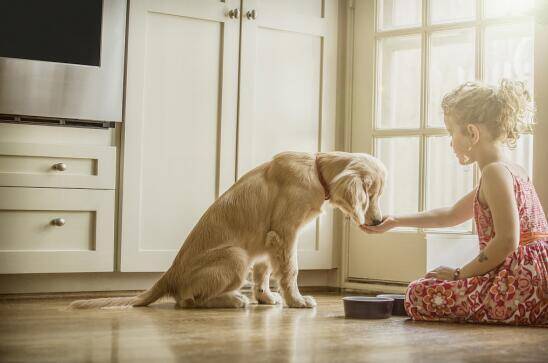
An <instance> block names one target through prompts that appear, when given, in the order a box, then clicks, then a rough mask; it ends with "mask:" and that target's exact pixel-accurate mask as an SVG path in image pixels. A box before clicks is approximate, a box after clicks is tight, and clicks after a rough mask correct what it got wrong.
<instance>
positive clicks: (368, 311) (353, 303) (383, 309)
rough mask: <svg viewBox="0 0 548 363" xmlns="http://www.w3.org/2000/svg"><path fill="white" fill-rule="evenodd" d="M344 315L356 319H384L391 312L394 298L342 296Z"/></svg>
mask: <svg viewBox="0 0 548 363" xmlns="http://www.w3.org/2000/svg"><path fill="white" fill-rule="evenodd" d="M343 303H344V316H346V317H347V318H358V319H386V318H389V317H390V315H391V314H392V308H393V305H394V299H391V298H383V297H371V296H347V297H344V298H343Z"/></svg>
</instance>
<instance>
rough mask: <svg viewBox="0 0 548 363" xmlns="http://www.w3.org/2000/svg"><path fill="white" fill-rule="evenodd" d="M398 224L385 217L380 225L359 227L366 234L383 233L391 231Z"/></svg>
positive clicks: (392, 219)
mask: <svg viewBox="0 0 548 363" xmlns="http://www.w3.org/2000/svg"><path fill="white" fill-rule="evenodd" d="M397 226H398V223H397V222H396V219H395V218H394V217H392V216H386V217H385V218H384V219H383V220H382V222H381V223H380V224H377V225H376V226H367V225H365V224H362V225H361V226H360V228H361V230H362V231H364V232H367V233H384V232H387V231H389V230H391V229H392V228H394V227H397Z"/></svg>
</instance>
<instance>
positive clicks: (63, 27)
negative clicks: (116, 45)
mask: <svg viewBox="0 0 548 363" xmlns="http://www.w3.org/2000/svg"><path fill="white" fill-rule="evenodd" d="M102 15H103V1H102V0H0V57H9V58H21V59H32V60H41V61H49V62H60V63H71V64H83V65H89V66H100V64H101V26H102Z"/></svg>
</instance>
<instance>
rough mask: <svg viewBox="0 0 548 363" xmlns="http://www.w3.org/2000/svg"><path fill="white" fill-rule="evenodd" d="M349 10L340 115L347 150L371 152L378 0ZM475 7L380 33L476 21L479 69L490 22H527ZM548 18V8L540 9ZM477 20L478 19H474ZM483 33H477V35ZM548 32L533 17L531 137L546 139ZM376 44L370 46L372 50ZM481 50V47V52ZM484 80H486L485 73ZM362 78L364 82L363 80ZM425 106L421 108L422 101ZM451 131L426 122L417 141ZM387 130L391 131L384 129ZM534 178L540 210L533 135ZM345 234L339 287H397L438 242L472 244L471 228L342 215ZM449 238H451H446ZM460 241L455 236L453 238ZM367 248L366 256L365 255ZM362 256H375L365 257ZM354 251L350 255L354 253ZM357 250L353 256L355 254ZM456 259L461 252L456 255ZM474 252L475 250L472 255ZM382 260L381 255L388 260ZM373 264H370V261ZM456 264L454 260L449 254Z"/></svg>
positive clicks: (543, 152)
mask: <svg viewBox="0 0 548 363" xmlns="http://www.w3.org/2000/svg"><path fill="white" fill-rule="evenodd" d="M425 2H428V0H422V4H423V8H422V16H423V18H422V19H423V23H422V24H425V23H424V21H426V16H427V15H428V14H427V8H425V6H424V3H425ZM346 5H347V11H346V14H344V16H345V17H346V19H345V20H346V31H345V32H346V43H345V48H346V49H345V54H346V59H345V65H344V67H345V69H344V72H345V81H344V82H345V92H344V97H345V100H344V104H345V119H344V147H345V150H346V151H349V152H365V153H373V152H374V151H375V150H374V136H384V135H386V132H385V131H384V130H374V127H373V125H374V118H373V110H374V109H375V107H376V104H375V102H376V100H375V97H374V89H373V86H372V85H373V83H374V82H376V80H377V76H376V64H375V63H376V59H377V45H376V39H377V38H376V37H375V32H376V29H377V28H376V26H377V19H376V16H375V14H376V13H375V9H376V8H375V7H376V1H375V0H347V1H346ZM476 6H481V8H480V9H476V11H477V12H478V11H479V13H478V15H477V16H479V17H480V18H479V20H478V19H476V20H475V21H465V22H459V23H455V24H435V25H429V24H427V26H421V27H414V28H409V29H397V30H390V31H385V32H383V33H384V34H385V35H388V34H394V35H400V34H401V35H406V34H413V33H416V32H417V31H419V32H421V34H423V32H425V31H430V32H432V31H433V30H436V31H437V30H449V29H455V28H464V27H471V26H480V27H481V28H480V30H478V29H477V28H476V35H475V36H476V57H482V58H481V59H480V62H478V63H477V64H476V73H477V72H483V69H481V67H482V66H483V51H484V46H483V29H484V28H485V27H486V26H489V25H498V24H508V23H515V22H516V20H519V21H527V20H529V19H530V17H529V16H518V17H505V18H496V19H484V18H483V0H479V1H478V2H477V3H476ZM545 11H546V14H545V15H546V16H545V18H546V19H548V7H547V9H545ZM476 23H478V24H476ZM480 37H481V39H480ZM543 37H545V38H546V37H548V24H539V23H538V20H536V21H535V23H534V54H533V57H534V58H533V64H534V65H537V67H535V68H534V71H533V87H534V97H535V101H536V103H537V112H536V120H537V124H536V125H535V127H534V134H535V139H537V140H538V138H539V135H545V138H548V122H540V121H539V120H543V119H546V121H548V67H539V66H538V65H539V64H543V63H542V62H541V61H543V60H544V59H546V57H548V43H547V42H542V41H541V40H540V39H543ZM426 39H427V38H426V37H425V36H424V35H422V59H421V62H422V63H424V62H426V61H427V59H428V58H427V56H428V54H424V53H425V52H426V51H427V49H426V47H425V45H426ZM371 50H374V51H371ZM478 50H479V51H478ZM422 67H424V65H421V77H422V78H421V79H422V81H421V82H423V83H425V82H426V76H427V75H426V74H424V73H423V72H424V71H425V68H422ZM480 74H481V79H483V74H482V73H480ZM423 83H421V97H422V99H421V103H422V104H423V105H421V107H422V111H421V112H422V113H421V122H423V123H424V122H426V121H425V116H426V113H425V112H426V111H427V108H426V107H427V105H426V104H427V103H428V99H427V98H426V96H427V93H426V92H427V90H426V84H423ZM364 85H365V86H364ZM425 106H426V107H425ZM392 131H393V135H394V136H400V135H401V136H407V135H409V136H412V135H413V136H415V135H416V133H414V131H415V130H413V129H403V130H402V129H396V130H392ZM446 135H448V133H447V132H446V131H445V130H444V129H442V128H425V129H424V136H423V137H422V139H423V140H424V141H422V143H423V144H424V145H422V146H421V148H422V149H423V150H424V148H425V147H426V145H425V144H426V136H446ZM386 136H388V137H390V136H392V135H386ZM532 158H533V161H532V172H533V182H534V183H535V185H536V189H537V193H538V194H539V198H540V200H541V203H542V205H543V206H544V208H545V210H547V208H548V168H546V167H545V162H543V161H545V160H548V143H545V142H534V143H533V155H532ZM425 162H426V156H425V155H424V156H421V163H422V165H421V170H420V173H422V174H424V175H421V176H420V178H421V179H420V180H421V183H422V184H421V183H419V185H420V186H421V188H420V189H421V190H420V193H421V194H420V195H419V198H420V200H422V202H421V203H422V207H423V208H424V207H425V206H426V200H425V195H424V190H425V189H424V188H425V184H426V180H427V179H426V174H425V167H426V165H424V164H425ZM474 173H475V176H474V183H475V185H477V181H478V178H479V174H478V171H477V170H475V171H474ZM342 231H343V236H342V244H341V266H340V267H341V268H340V281H341V282H342V287H343V288H348V289H371V290H372V291H379V289H382V290H383V291H393V292H400V293H401V292H402V291H404V290H405V287H406V286H407V284H408V282H409V281H412V280H413V279H416V278H417V277H419V276H422V275H424V273H425V272H426V269H427V266H428V265H429V264H431V262H432V261H433V262H434V263H435V262H436V261H437V257H436V256H435V250H436V248H432V246H434V247H436V246H437V244H438V243H459V246H468V248H470V247H471V246H477V237H476V236H475V231H474V230H472V231H470V232H466V233H463V232H459V231H457V232H455V231H449V232H448V231H442V230H439V229H437V230H432V229H424V230H419V229H415V230H401V231H398V232H392V231H391V232H388V233H385V234H382V235H377V234H373V235H372V234H366V233H363V232H361V231H359V230H358V228H357V227H355V226H354V225H353V223H352V222H351V221H350V220H348V219H345V220H344V222H343V228H342ZM451 241H454V242H451ZM457 241H458V242H457ZM364 254H365V255H364ZM366 255H370V256H374V257H373V258H365V259H364V257H365V256H366ZM352 256H354V257H352ZM356 256H357V257H356ZM460 257H461V258H462V257H463V256H460ZM472 257H473V256H472ZM385 259H386V260H385ZM368 264H370V265H368ZM453 264H454V265H455V266H457V265H456V264H458V262H457V261H456V259H455V261H454V263H453Z"/></svg>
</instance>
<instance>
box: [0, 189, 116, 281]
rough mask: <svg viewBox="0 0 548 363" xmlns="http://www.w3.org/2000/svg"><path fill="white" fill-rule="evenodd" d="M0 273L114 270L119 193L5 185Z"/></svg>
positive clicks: (0, 204)
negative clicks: (115, 208) (116, 207)
mask: <svg viewBox="0 0 548 363" xmlns="http://www.w3.org/2000/svg"><path fill="white" fill-rule="evenodd" d="M0 196H1V198H0V274H4V273H47V272H106V271H113V267H114V190H93V189H57V188H21V187H0Z"/></svg>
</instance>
